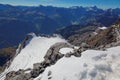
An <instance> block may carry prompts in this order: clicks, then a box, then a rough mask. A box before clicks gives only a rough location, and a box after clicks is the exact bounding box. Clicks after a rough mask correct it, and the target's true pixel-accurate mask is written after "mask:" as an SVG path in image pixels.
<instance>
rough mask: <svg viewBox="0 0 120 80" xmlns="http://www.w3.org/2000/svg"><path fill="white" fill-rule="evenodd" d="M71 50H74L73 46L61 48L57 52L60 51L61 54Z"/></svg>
mask: <svg viewBox="0 0 120 80" xmlns="http://www.w3.org/2000/svg"><path fill="white" fill-rule="evenodd" d="M73 51H74V49H73V48H61V49H60V50H59V52H60V53H62V54H66V53H70V52H73Z"/></svg>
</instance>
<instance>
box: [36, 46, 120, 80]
mask: <svg viewBox="0 0 120 80" xmlns="http://www.w3.org/2000/svg"><path fill="white" fill-rule="evenodd" d="M39 79H40V80H120V46H118V47H113V48H109V49H107V51H96V50H87V51H85V52H83V53H82V56H81V57H79V58H77V57H74V56H72V57H70V58H65V57H63V58H62V59H60V60H59V61H58V62H57V63H56V64H55V65H53V66H50V67H48V68H47V69H46V70H45V71H44V72H43V74H41V75H39V77H37V78H35V79H34V80H39Z"/></svg>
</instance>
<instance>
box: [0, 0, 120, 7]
mask: <svg viewBox="0 0 120 80" xmlns="http://www.w3.org/2000/svg"><path fill="white" fill-rule="evenodd" d="M0 3H1V4H12V5H27V6H38V5H45V6H47V5H52V6H60V7H70V6H94V5H96V6H98V7H100V8H116V7H119V8H120V0H0Z"/></svg>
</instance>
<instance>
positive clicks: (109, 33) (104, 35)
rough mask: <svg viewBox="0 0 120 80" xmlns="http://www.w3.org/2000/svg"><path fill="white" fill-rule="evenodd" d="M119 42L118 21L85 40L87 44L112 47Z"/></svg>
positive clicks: (119, 27)
mask: <svg viewBox="0 0 120 80" xmlns="http://www.w3.org/2000/svg"><path fill="white" fill-rule="evenodd" d="M119 43H120V23H119V21H118V22H117V23H115V24H114V25H112V26H110V27H109V28H108V29H105V30H103V31H101V32H100V33H99V34H97V35H96V36H95V37H93V38H91V39H90V40H88V41H87V44H89V45H91V46H95V47H112V46H117V45H119Z"/></svg>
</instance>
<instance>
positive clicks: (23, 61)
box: [0, 36, 66, 80]
mask: <svg viewBox="0 0 120 80" xmlns="http://www.w3.org/2000/svg"><path fill="white" fill-rule="evenodd" d="M58 42H66V40H64V39H61V38H60V37H59V36H57V37H50V38H47V37H40V36H39V37H35V36H34V38H32V40H31V41H30V42H29V44H28V45H27V46H26V47H25V48H24V49H22V51H21V52H20V53H19V54H18V55H17V56H16V57H15V58H14V60H13V62H12V64H11V65H10V67H9V68H7V69H6V70H5V71H4V72H3V73H2V74H0V80H4V77H5V74H6V73H8V72H10V71H18V70H19V69H28V68H33V64H34V63H38V62H42V61H43V60H44V56H45V54H46V52H47V50H48V49H49V48H50V47H51V46H52V45H54V44H55V43H58Z"/></svg>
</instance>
